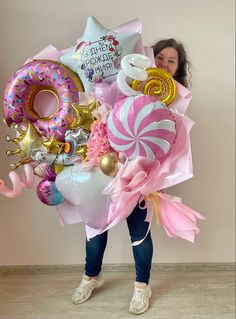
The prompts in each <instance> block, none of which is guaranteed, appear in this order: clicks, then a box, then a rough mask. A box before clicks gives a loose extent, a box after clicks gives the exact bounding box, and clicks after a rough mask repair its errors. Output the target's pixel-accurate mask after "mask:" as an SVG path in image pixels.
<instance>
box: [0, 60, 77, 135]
mask: <svg viewBox="0 0 236 319" xmlns="http://www.w3.org/2000/svg"><path fill="white" fill-rule="evenodd" d="M45 90H46V91H47V92H50V93H51V94H52V95H53V96H54V97H55V99H56V100H57V107H56V112H52V113H51V115H50V116H46V117H44V116H41V115H40V114H39V113H38V112H37V111H36V109H35V105H34V100H35V97H36V96H37V94H39V93H40V92H42V91H45ZM78 91H83V85H82V83H81V81H80V79H79V77H78V76H77V75H76V74H75V73H74V72H73V71H71V70H70V69H69V68H67V67H66V66H63V65H62V64H61V63H58V62H54V61H46V60H45V61H32V62H30V63H28V64H25V65H24V66H23V67H21V68H20V69H19V70H18V71H17V72H16V73H15V74H14V76H13V77H12V78H11V79H10V80H9V82H8V84H7V86H6V89H5V92H4V100H3V112H4V118H5V121H6V123H7V124H8V125H9V126H10V125H11V124H12V123H21V122H22V121H23V120H25V119H27V120H29V121H30V122H31V123H34V125H35V127H36V128H37V129H38V131H40V133H41V134H42V135H43V136H45V137H47V138H50V137H52V136H55V137H57V139H59V140H63V139H64V135H65V132H66V131H67V130H68V129H70V126H71V122H72V121H73V120H74V112H73V109H72V108H71V104H72V103H77V102H79V96H78ZM47 113H48V112H47ZM49 113H50V112H49Z"/></svg>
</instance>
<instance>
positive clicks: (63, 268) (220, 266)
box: [0, 262, 235, 275]
mask: <svg viewBox="0 0 236 319" xmlns="http://www.w3.org/2000/svg"><path fill="white" fill-rule="evenodd" d="M83 270H84V266H83V265H17V266H0V275H2V274H36V273H39V274H43V273H44V274H45V273H59V272H60V273H62V272H63V273H65V272H83ZM103 270H104V271H107V272H108V271H121V272H123V271H124V272H128V271H133V270H134V265H133V264H104V265H103ZM175 270H176V271H221V270H224V271H227V270H231V271H234V270H235V263H233V262H232V263H231V262H227V263H214V262H212V263H154V264H153V265H152V271H175Z"/></svg>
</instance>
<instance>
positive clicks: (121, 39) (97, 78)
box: [60, 17, 141, 92]
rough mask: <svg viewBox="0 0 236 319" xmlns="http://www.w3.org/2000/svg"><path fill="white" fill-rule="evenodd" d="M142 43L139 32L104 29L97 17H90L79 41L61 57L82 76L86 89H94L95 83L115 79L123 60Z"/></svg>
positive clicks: (89, 90)
mask: <svg viewBox="0 0 236 319" xmlns="http://www.w3.org/2000/svg"><path fill="white" fill-rule="evenodd" d="M140 42H141V35H140V33H138V32H122V33H121V32H115V31H112V30H109V29H107V28H105V27H104V26H103V25H102V24H101V23H100V22H99V21H98V20H97V19H96V18H94V17H88V19H87V24H86V27H85V31H84V34H83V36H82V37H81V39H80V41H79V42H78V43H77V45H76V47H75V48H74V49H73V50H72V51H69V52H68V53H66V54H65V55H63V56H62V57H61V59H60V60H61V62H62V63H63V64H64V65H66V66H68V67H69V68H70V69H72V70H73V71H74V72H76V73H77V74H78V75H79V77H80V79H81V81H82V82H83V85H84V88H85V92H91V91H92V89H93V86H94V84H95V83H99V82H101V81H105V82H112V81H114V80H115V79H116V75H117V73H118V72H119V70H120V68H121V66H120V62H121V59H122V58H123V57H124V56H125V55H127V54H130V53H133V52H135V48H136V46H137V45H138V44H139V43H140Z"/></svg>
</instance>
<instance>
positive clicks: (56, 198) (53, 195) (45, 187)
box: [37, 179, 64, 206]
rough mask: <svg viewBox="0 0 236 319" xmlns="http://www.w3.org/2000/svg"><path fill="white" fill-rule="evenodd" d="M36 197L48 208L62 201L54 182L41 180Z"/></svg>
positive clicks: (62, 198)
mask: <svg viewBox="0 0 236 319" xmlns="http://www.w3.org/2000/svg"><path fill="white" fill-rule="evenodd" d="M37 195H38V198H39V199H40V201H41V202H42V203H44V204H46V205H49V206H56V205H59V204H61V203H62V202H63V201H64V197H63V196H62V194H61V193H60V192H59V191H58V190H57V187H56V184H55V181H54V180H51V179H43V180H42V181H41V182H40V183H39V184H38V186H37Z"/></svg>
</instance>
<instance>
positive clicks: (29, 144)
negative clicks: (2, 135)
mask: <svg viewBox="0 0 236 319" xmlns="http://www.w3.org/2000/svg"><path fill="white" fill-rule="evenodd" d="M24 124H25V125H24ZM14 129H15V130H16V131H17V132H18V133H19V136H18V137H15V138H12V137H11V136H9V135H7V136H6V141H7V142H13V143H15V144H16V145H17V149H16V150H14V151H11V150H9V151H7V152H6V153H7V155H8V156H13V155H19V157H20V160H19V161H18V162H17V163H16V164H11V167H12V168H14V169H16V168H18V167H20V166H22V165H23V164H25V163H28V162H31V161H32V159H31V153H32V150H33V149H37V148H39V147H40V146H41V145H42V143H43V138H42V136H40V134H39V133H38V131H37V130H36V128H35V127H34V126H33V124H31V123H30V122H27V123H23V125H22V126H20V125H15V126H14Z"/></svg>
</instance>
